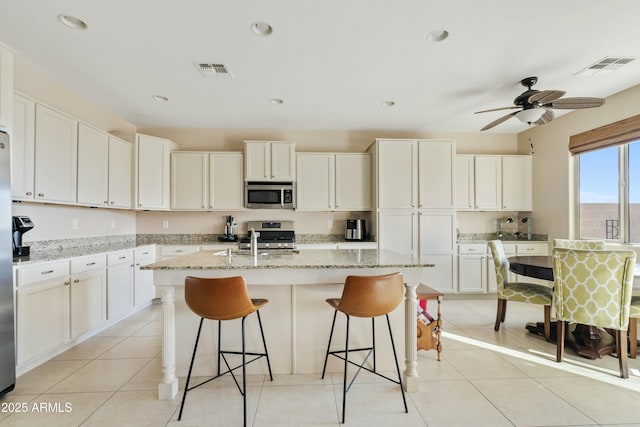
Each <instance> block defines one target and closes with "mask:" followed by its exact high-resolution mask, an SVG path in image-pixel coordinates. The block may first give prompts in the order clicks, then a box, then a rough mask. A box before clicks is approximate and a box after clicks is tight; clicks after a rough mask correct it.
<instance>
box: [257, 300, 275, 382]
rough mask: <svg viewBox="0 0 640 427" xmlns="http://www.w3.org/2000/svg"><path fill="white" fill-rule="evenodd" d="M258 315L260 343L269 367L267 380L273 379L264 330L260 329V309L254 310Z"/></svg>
mask: <svg viewBox="0 0 640 427" xmlns="http://www.w3.org/2000/svg"><path fill="white" fill-rule="evenodd" d="M256 314H257V315H258V324H260V335H261V336H262V344H263V345H264V355H265V357H266V358H267V368H269V380H271V381H273V375H272V374H271V362H269V352H268V351H267V341H266V340H265V339H264V331H263V330H262V320H261V319H260V310H258V311H256Z"/></svg>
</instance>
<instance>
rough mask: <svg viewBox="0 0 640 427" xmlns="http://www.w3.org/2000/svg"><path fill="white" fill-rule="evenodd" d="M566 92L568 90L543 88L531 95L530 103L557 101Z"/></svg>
mask: <svg viewBox="0 0 640 427" xmlns="http://www.w3.org/2000/svg"><path fill="white" fill-rule="evenodd" d="M565 93H567V92H565V91H563V90H543V91H540V92H538V93H534V94H533V95H531V96H530V97H529V100H528V101H529V103H530V104H533V103H535V102H539V103H540V104H546V103H547V102H551V101H555V100H556V99H558V98H561V97H563V96H564V94H565Z"/></svg>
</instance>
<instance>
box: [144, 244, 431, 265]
mask: <svg viewBox="0 0 640 427" xmlns="http://www.w3.org/2000/svg"><path fill="white" fill-rule="evenodd" d="M386 267H388V268H394V267H398V268H400V267H434V264H420V263H419V262H414V261H413V260H412V257H411V255H402V254H399V253H397V252H392V251H378V250H377V249H331V250H323V249H314V250H300V251H294V252H288V253H285V254H282V253H273V252H263V253H261V254H258V256H257V257H256V258H254V257H252V256H251V255H249V254H246V253H241V252H237V251H236V252H232V255H231V257H229V256H227V252H226V251H200V252H196V253H193V254H187V255H182V256H178V257H175V258H171V259H168V260H164V261H160V262H156V263H154V264H148V265H146V266H142V267H140V268H141V269H143V270H236V269H240V270H243V269H325V268H326V269H330V268H386Z"/></svg>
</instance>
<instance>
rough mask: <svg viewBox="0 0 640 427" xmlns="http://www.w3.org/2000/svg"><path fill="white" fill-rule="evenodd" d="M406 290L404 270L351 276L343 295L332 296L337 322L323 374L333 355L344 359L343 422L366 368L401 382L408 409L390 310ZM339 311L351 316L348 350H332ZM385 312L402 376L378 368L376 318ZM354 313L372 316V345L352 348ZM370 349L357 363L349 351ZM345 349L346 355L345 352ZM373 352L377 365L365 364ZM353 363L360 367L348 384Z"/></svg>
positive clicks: (334, 315)
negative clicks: (351, 393)
mask: <svg viewBox="0 0 640 427" xmlns="http://www.w3.org/2000/svg"><path fill="white" fill-rule="evenodd" d="M403 294H404V283H403V281H402V274H401V273H392V274H385V275H381V276H347V279H346V281H345V283H344V289H343V290H342V297H341V298H329V299H327V300H326V301H327V303H329V305H330V306H331V307H333V308H334V309H335V312H334V313H333V322H332V323H331V333H330V334H329V344H327V354H326V355H325V358H324V366H323V367H322V378H324V374H325V371H326V369H327V360H328V359H329V355H332V356H335V357H337V358H338V359H341V360H344V374H343V385H342V423H344V420H345V408H346V400H347V391H349V388H351V385H352V384H353V382H354V381H355V379H356V377H357V376H358V374H359V373H360V371H361V370H362V369H364V370H366V371H369V372H371V373H374V374H376V375H378V376H380V377H382V378H384V379H387V380H389V381H391V382H392V383H395V384H398V385H399V386H400V392H401V393H402V401H403V403H404V411H405V412H409V410H408V409H407V400H406V398H405V396H404V389H403V388H402V379H401V377H400V367H399V366H398V356H397V354H396V346H395V343H394V342H393V333H392V332H391V322H390V321H389V313H390V312H391V311H393V310H394V309H395V308H396V307H398V305H400V303H401V302H402V298H403ZM338 311H340V312H342V313H344V315H345V316H347V329H346V341H345V348H344V350H337V351H330V348H331V339H332V338H333V329H334V327H335V325H336V315H337V314H338ZM382 315H384V316H385V317H386V318H387V326H388V327H389V338H390V340H391V348H392V349H393V358H394V360H395V362H396V372H397V374H398V379H397V380H394V379H392V378H389V377H387V376H385V375H383V374H381V373H379V372H377V371H376V341H375V318H376V317H378V316H382ZM351 316H355V317H364V318H371V329H372V335H371V336H372V342H371V347H364V348H354V349H350V348H349V319H350V317H351ZM350 351H351V352H354V351H368V353H367V354H366V356H365V357H364V360H363V361H362V363H361V364H359V365H358V364H357V363H354V362H352V361H350V360H349V352H350ZM343 353H344V356H343ZM371 355H373V369H370V368H368V367H366V366H364V364H365V363H366V362H367V360H368V359H369V356H371ZM349 363H351V364H352V365H355V366H357V367H358V370H357V371H356V373H355V374H354V376H353V378H352V379H351V382H350V383H349V385H348V386H347V366H348V364H349Z"/></svg>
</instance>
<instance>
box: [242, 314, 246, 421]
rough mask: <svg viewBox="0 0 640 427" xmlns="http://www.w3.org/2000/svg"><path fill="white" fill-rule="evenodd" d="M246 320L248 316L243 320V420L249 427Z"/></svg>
mask: <svg viewBox="0 0 640 427" xmlns="http://www.w3.org/2000/svg"><path fill="white" fill-rule="evenodd" d="M246 318H247V316H244V317H243V318H242V419H243V422H244V424H243V425H244V427H247V360H246V350H245V345H244V320H245V319H246Z"/></svg>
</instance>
